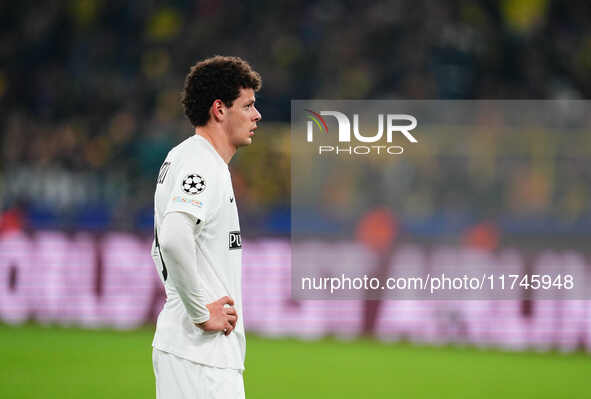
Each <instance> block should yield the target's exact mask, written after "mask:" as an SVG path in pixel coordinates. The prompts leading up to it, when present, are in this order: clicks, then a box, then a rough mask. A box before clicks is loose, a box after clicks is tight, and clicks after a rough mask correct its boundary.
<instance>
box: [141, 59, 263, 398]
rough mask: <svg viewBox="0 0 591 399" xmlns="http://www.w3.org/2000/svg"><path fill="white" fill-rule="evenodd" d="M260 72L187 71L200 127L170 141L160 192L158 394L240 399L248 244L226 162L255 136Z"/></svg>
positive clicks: (187, 105) (190, 111)
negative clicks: (174, 143)
mask: <svg viewBox="0 0 591 399" xmlns="http://www.w3.org/2000/svg"><path fill="white" fill-rule="evenodd" d="M260 87H261V78H260V75H259V74H258V73H257V72H255V71H253V70H252V69H251V67H250V65H249V64H248V63H247V62H245V61H244V60H242V59H240V58H238V57H222V56H215V57H212V58H208V59H205V60H203V61H201V62H199V63H197V64H196V65H195V66H193V67H192V68H191V71H190V73H189V74H188V75H187V78H186V80H185V88H184V93H183V99H182V103H183V105H184V110H185V114H186V116H187V117H188V118H189V120H190V121H191V123H192V125H193V126H194V127H195V134H194V135H193V136H191V137H190V138H188V139H186V140H185V141H183V142H182V143H181V144H179V145H178V146H176V147H174V148H173V149H172V150H170V152H169V153H168V155H167V156H166V159H165V161H164V163H163V164H162V167H161V168H160V172H159V174H158V180H157V184H156V193H155V195H154V208H155V216H154V243H153V245H152V257H153V259H154V263H155V265H156V269H157V271H158V274H159V275H160V278H161V280H162V282H163V283H164V287H165V289H166V303H165V305H164V308H163V309H162V311H161V312H160V315H159V316H158V322H157V325H156V333H155V336H154V341H153V344H152V346H153V347H154V349H153V352H152V360H153V365H154V374H155V377H156V397H157V398H159V399H180V398H224V399H232V398H244V384H243V379H242V371H243V370H244V355H245V346H246V340H245V334H244V325H243V322H242V320H243V317H242V289H241V267H242V264H241V263H242V243H241V237H240V225H239V223H238V211H237V208H236V199H235V198H234V191H233V189H232V181H231V177H230V172H229V170H228V162H230V159H232V156H233V155H234V153H235V152H236V150H237V149H238V148H239V147H243V146H247V145H249V144H251V143H252V140H253V137H254V135H255V130H256V128H257V122H258V121H259V120H260V119H261V114H260V113H259V112H258V111H257V109H256V108H255V105H254V103H255V92H256V91H258V90H259V89H260Z"/></svg>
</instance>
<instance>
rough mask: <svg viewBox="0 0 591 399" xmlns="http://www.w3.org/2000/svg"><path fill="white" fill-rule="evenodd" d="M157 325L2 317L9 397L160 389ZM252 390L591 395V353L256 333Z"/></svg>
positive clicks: (288, 394)
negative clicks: (122, 327)
mask: <svg viewBox="0 0 591 399" xmlns="http://www.w3.org/2000/svg"><path fill="white" fill-rule="evenodd" d="M151 340H152V328H144V329H140V330H136V331H126V332H120V331H111V330H98V331H95V330H80V329H73V328H72V329H68V328H57V327H41V326H37V325H27V326H22V327H9V326H5V325H0V356H1V363H0V364H1V366H0V398H5V399H13V398H77V399H90V398H126V399H134V398H154V397H155V395H154V377H153V374H152V364H151V347H150V344H151ZM246 367H247V370H246V372H245V374H244V376H245V385H246V396H247V398H368V397H387V398H503V399H507V398H521V399H523V398H590V397H591V383H590V382H589V381H590V376H591V356H589V355H586V354H583V353H575V354H560V353H533V352H526V353H508V352H501V351H496V350H477V349H472V348H454V347H424V346H423V347H418V346H414V345H409V344H400V343H397V344H385V343H380V342H376V341H372V340H355V341H350V342H342V341H338V340H333V339H325V340H320V341H299V340H291V339H289V340H288V339H268V338H261V337H257V336H249V337H248V353H247V362H246Z"/></svg>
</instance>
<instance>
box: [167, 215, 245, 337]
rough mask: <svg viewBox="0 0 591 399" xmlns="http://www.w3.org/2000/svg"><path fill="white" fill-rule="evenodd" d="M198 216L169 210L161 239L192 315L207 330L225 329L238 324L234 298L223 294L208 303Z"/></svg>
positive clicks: (169, 268) (172, 277) (171, 272)
mask: <svg viewBox="0 0 591 399" xmlns="http://www.w3.org/2000/svg"><path fill="white" fill-rule="evenodd" d="M197 221H198V219H196V218H195V217H194V216H191V215H189V214H187V213H184V212H170V213H167V214H166V216H165V217H164V220H163V221H162V224H161V225H160V228H159V233H158V239H159V243H160V250H161V252H162V257H163V260H164V263H165V264H166V268H167V271H168V279H169V281H170V283H171V284H173V286H174V287H175V289H176V290H177V292H178V294H179V297H180V298H181V301H182V302H183V304H184V305H185V308H186V310H187V313H188V314H189V317H190V318H191V320H192V321H193V323H195V324H196V325H197V326H199V327H200V328H202V329H204V330H206V331H224V332H225V334H226V335H228V334H229V333H230V332H231V331H232V330H233V329H234V327H235V326H236V320H237V314H236V310H235V309H234V308H233V307H231V306H225V305H233V304H234V302H233V301H232V299H231V298H229V297H223V298H220V299H218V300H217V301H215V302H212V303H209V304H207V303H206V299H205V298H206V296H205V290H204V289H203V288H202V286H201V282H200V280H199V275H198V265H197V257H196V248H195V239H194V237H195V236H196V234H197V233H198V230H199V229H200V228H201V226H200V225H199V224H198V223H197Z"/></svg>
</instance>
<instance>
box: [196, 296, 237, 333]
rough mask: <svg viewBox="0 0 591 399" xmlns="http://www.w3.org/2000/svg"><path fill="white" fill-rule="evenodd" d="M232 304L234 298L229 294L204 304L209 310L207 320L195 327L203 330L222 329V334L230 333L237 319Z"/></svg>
mask: <svg viewBox="0 0 591 399" xmlns="http://www.w3.org/2000/svg"><path fill="white" fill-rule="evenodd" d="M226 305H228V306H226ZM232 305H234V300H233V299H232V298H230V297H229V296H225V297H222V298H220V299H218V300H217V301H215V302H212V303H210V304H208V305H205V306H207V309H208V310H209V320H207V321H205V322H203V323H200V324H197V327H199V328H201V329H202V330H203V331H222V332H223V333H224V335H230V333H231V332H232V330H234V328H236V321H238V313H236V309H234V307H233V306H232Z"/></svg>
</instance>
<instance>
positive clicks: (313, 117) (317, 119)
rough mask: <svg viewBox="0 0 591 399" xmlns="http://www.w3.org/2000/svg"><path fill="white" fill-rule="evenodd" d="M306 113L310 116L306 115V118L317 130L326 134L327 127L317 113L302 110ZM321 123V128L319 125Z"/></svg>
mask: <svg viewBox="0 0 591 399" xmlns="http://www.w3.org/2000/svg"><path fill="white" fill-rule="evenodd" d="M304 111H306V112H309V113H310V114H311V115H308V118H309V119H311V120H312V121H313V122H314V123H315V124H316V126H318V129H320V130H321V131H324V133H328V126H326V122H325V121H324V118H322V116H320V114H319V113H317V112H314V111H312V110H309V109H306V110H304ZM321 123H322V126H321V125H320V124H321Z"/></svg>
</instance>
